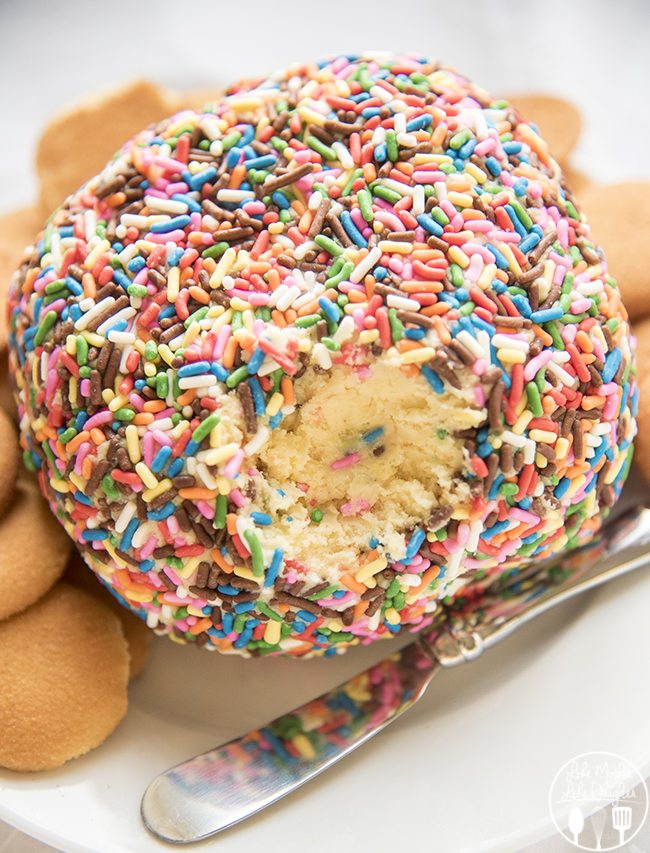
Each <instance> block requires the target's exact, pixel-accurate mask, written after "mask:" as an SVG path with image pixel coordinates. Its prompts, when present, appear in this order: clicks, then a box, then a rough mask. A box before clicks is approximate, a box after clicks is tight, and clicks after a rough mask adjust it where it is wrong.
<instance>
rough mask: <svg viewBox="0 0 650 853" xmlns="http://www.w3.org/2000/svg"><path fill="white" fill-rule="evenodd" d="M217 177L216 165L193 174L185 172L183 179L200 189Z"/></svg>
mask: <svg viewBox="0 0 650 853" xmlns="http://www.w3.org/2000/svg"><path fill="white" fill-rule="evenodd" d="M253 132H254V131H253ZM216 177H217V170H216V169H215V168H214V166H208V168H207V169H203V170H202V171H201V172H197V174H196V175H191V174H190V173H189V172H183V180H184V181H185V183H186V184H188V186H190V187H191V188H192V189H193V190H198V189H200V188H201V187H202V186H203V184H206V183H207V182H208V181H211V180H212V179H213V178H216Z"/></svg>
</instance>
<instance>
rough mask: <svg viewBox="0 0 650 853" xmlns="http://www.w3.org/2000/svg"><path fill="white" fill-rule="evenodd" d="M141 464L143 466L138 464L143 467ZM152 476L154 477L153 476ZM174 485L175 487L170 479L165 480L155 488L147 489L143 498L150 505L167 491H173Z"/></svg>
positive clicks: (143, 493)
mask: <svg viewBox="0 0 650 853" xmlns="http://www.w3.org/2000/svg"><path fill="white" fill-rule="evenodd" d="M141 464H142V463H141V462H139V463H138V465H141ZM151 476H152V477H153V474H152V475H151ZM143 482H144V481H143ZM172 485H173V483H172V481H171V480H169V479H168V478H165V479H164V480H161V481H160V482H159V483H158V484H157V485H156V486H154V487H153V488H151V489H145V490H144V492H142V498H143V500H145V501H146V502H147V503H149V501H153V500H155V499H156V498H157V497H158V496H159V495H164V494H165V492H167V491H169V489H171V487H172Z"/></svg>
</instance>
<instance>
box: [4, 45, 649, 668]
mask: <svg viewBox="0 0 650 853" xmlns="http://www.w3.org/2000/svg"><path fill="white" fill-rule="evenodd" d="M10 311H11V367H12V370H13V375H14V380H15V385H16V389H17V397H18V401H19V407H20V427H21V434H22V442H23V446H24V451H25V454H24V455H25V460H26V463H27V465H28V466H30V467H32V468H35V469H36V470H37V471H38V474H39V479H40V483H41V487H42V489H43V491H44V493H45V494H46V495H47V497H48V498H49V501H50V504H51V506H52V509H53V510H54V512H55V513H56V514H57V516H58V518H59V519H60V521H61V523H62V524H63V525H64V526H65V528H66V530H67V531H68V533H69V534H70V536H71V537H72V538H73V539H74V541H75V542H76V544H77V546H78V547H79V548H80V549H81V551H82V553H83V555H84V557H85V559H86V561H87V562H88V564H89V565H90V567H91V568H92V569H93V570H94V571H95V572H96V573H97V575H98V576H99V577H100V579H101V580H102V581H103V582H104V583H105V584H106V585H107V586H108V587H109V588H110V589H111V590H112V591H113V592H114V594H115V595H116V596H118V598H120V600H122V601H123V602H124V603H125V604H127V605H128V606H129V607H131V608H133V609H134V610H135V611H136V612H137V613H139V614H140V615H141V616H142V617H143V618H144V619H146V621H147V624H148V625H149V626H151V627H152V628H154V629H155V630H156V631H158V632H160V633H168V634H169V635H170V636H171V637H172V638H173V639H176V640H180V641H187V642H191V643H196V644H197V645H201V646H205V647H206V648H209V649H214V648H216V649H219V650H220V651H222V652H232V653H240V654H249V655H265V654H277V653H289V654H292V655H305V654H310V653H319V652H321V653H322V652H324V653H325V654H334V653H335V652H336V651H340V650H342V649H344V648H345V647H347V646H350V645H352V644H355V643H358V642H361V643H367V642H370V641H371V640H374V639H375V638H381V637H389V636H392V635H394V634H396V633H398V632H400V631H402V630H409V631H414V630H418V629H420V628H422V627H424V626H426V625H428V624H430V623H431V621H432V619H433V614H434V612H435V611H436V610H437V609H438V608H439V607H440V602H441V600H443V599H444V598H445V597H447V596H449V595H451V594H453V593H454V591H456V590H458V589H459V588H461V587H462V586H463V585H465V584H467V583H468V582H472V581H480V580H481V579H485V578H486V577H488V576H491V575H493V574H496V573H499V572H503V571H510V572H516V571H517V569H518V568H521V567H522V566H524V565H526V564H527V563H529V562H530V561H531V560H533V559H536V560H537V559H540V558H544V557H547V556H549V555H553V554H558V553H560V552H563V551H565V550H566V549H568V548H571V547H573V546H575V545H577V544H579V543H581V542H582V541H585V540H586V539H588V538H589V537H590V536H591V535H592V534H593V533H594V531H595V530H597V528H598V527H599V526H600V524H601V522H602V520H603V518H604V517H605V516H606V515H607V513H608V512H609V509H610V507H611V506H612V504H613V503H614V501H615V500H616V498H617V496H618V494H619V492H620V490H621V487H622V483H623V480H624V479H625V476H626V473H627V470H628V467H629V460H630V455H631V450H632V445H631V443H632V439H633V437H634V433H635V421H634V415H635V411H636V404H637V389H636V382H635V374H634V367H633V363H632V355H631V346H630V332H629V326H628V322H627V315H626V312H625V309H624V308H623V306H622V305H621V301H620V297H619V291H618V289H617V286H616V283H615V282H614V281H613V279H612V278H611V277H610V276H609V275H608V273H607V267H606V264H605V259H604V257H603V254H602V252H601V251H600V249H599V248H598V247H597V246H596V245H595V243H594V241H593V239H592V237H591V234H590V231H589V226H588V224H587V222H586V221H585V219H584V217H583V216H581V214H580V212H579V209H578V207H577V206H576V202H575V200H574V199H573V198H572V196H571V193H570V190H569V189H568V187H567V186H566V185H565V184H564V182H563V179H562V174H561V172H560V169H559V167H558V165H557V163H556V161H555V160H554V159H553V157H552V156H551V154H550V153H549V151H548V149H547V146H546V144H545V142H544V140H543V139H542V138H540V136H539V134H538V133H537V131H536V129H535V127H534V126H533V125H531V124H529V123H527V122H526V121H525V120H524V119H523V118H522V117H521V116H520V115H519V114H518V113H517V112H516V111H515V110H514V109H513V108H512V107H511V106H509V105H508V103H506V102H504V101H498V100H494V99H493V98H492V97H491V96H490V95H488V94H487V93H486V92H485V91H484V90H483V89H480V88H478V87H477V86H475V85H474V84H473V83H471V82H470V81H468V80H467V79H466V78H465V77H463V76H461V75H460V74H458V73H457V72H455V71H454V70H452V69H450V68H447V67H445V66H442V65H439V64H438V63H436V62H432V61H430V60H428V59H424V58H420V57H416V56H407V57H401V56H390V55H388V56H387V55H375V54H367V55H363V56H359V57H350V56H337V57H335V58H332V59H328V60H326V61H325V62H322V63H319V64H313V65H295V66H292V67H290V68H288V69H286V70H283V71H280V72H278V73H276V74H274V75H272V76H270V77H269V78H267V79H265V80H262V81H254V82H244V83H241V84H238V85H236V86H234V87H233V88H232V89H231V90H229V91H228V92H227V94H226V95H225V96H224V97H222V98H220V99H219V100H217V101H215V102H214V103H212V104H210V105H209V106H208V107H207V108H206V110H205V111H204V112H200V113H197V112H192V111H186V112H182V113H179V114H177V115H175V116H173V117H172V118H170V119H167V120H166V121H163V122H162V123H160V124H159V125H157V126H156V127H152V128H149V129H147V130H145V131H143V132H142V133H140V134H139V135H138V136H136V137H135V138H134V139H133V140H131V141H130V142H128V143H127V144H126V145H125V146H124V147H123V149H122V150H121V151H120V152H119V154H118V155H117V156H116V157H115V159H114V160H113V161H112V162H111V163H110V164H109V165H107V166H106V168H105V169H104V170H103V171H102V172H101V173H100V174H99V175H98V176H97V177H95V178H93V179H91V180H90V181H89V182H88V183H87V184H86V185H85V186H83V187H82V188H81V189H80V190H79V191H78V192H77V193H75V194H74V195H72V196H70V197H69V198H68V199H67V201H66V202H65V204H64V205H63V206H62V207H61V208H59V209H58V210H57V211H56V212H55V213H54V214H53V216H52V217H51V219H50V221H49V222H48V224H47V227H46V228H45V230H44V232H43V233H42V234H41V235H40V237H39V239H38V242H37V243H36V245H35V246H34V247H32V248H31V249H30V250H28V253H27V254H26V256H25V259H24V263H23V264H22V266H21V268H20V270H19V272H18V273H17V275H16V276H15V278H14V281H13V286H12V292H11V306H10Z"/></svg>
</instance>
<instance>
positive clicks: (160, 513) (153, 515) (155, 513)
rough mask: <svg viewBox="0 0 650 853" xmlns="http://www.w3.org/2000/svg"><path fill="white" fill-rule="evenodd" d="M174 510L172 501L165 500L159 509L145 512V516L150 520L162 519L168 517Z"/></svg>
mask: <svg viewBox="0 0 650 853" xmlns="http://www.w3.org/2000/svg"><path fill="white" fill-rule="evenodd" d="M175 510H176V507H175V506H174V503H173V501H167V503H166V504H165V505H164V506H162V507H161V508H160V509H156V510H152V511H151V512H148V513H147V518H150V519H151V520H152V521H163V519H165V518H169V516H170V515H173V514H174V512H175Z"/></svg>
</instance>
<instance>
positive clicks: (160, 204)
mask: <svg viewBox="0 0 650 853" xmlns="http://www.w3.org/2000/svg"><path fill="white" fill-rule="evenodd" d="M144 203H145V204H146V205H147V207H149V208H151V210H162V211H163V213H187V204H186V203H185V202H184V201H174V200H173V199H171V198H158V196H155V195H146V196H145V197H144Z"/></svg>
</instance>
